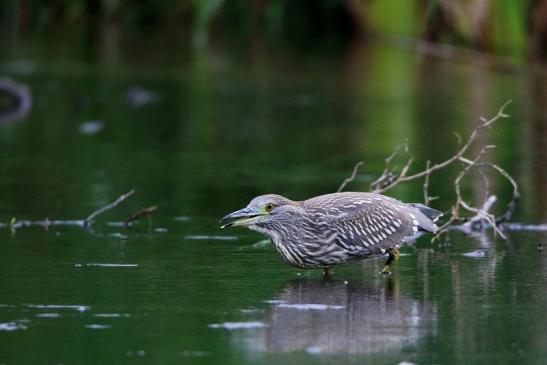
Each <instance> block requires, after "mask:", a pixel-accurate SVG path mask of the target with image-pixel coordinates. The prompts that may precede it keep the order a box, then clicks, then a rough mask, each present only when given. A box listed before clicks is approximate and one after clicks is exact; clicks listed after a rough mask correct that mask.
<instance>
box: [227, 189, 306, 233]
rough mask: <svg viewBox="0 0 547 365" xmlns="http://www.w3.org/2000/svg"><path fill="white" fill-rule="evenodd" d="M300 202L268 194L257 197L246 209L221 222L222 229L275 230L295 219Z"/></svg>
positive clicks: (229, 215)
mask: <svg viewBox="0 0 547 365" xmlns="http://www.w3.org/2000/svg"><path fill="white" fill-rule="evenodd" d="M300 209H301V207H300V204H299V203H298V202H295V201H292V200H290V199H287V198H285V197H283V196H281V195H275V194H268V195H261V196H257V197H256V198H254V199H253V200H251V202H250V203H249V205H247V206H246V207H245V208H243V209H240V210H238V211H235V212H233V213H230V214H228V215H227V216H225V217H224V218H222V219H221V220H220V223H221V224H222V226H221V227H220V228H227V227H235V226H244V227H248V228H251V229H256V230H260V231H264V230H266V231H267V230H270V229H274V227H275V226H276V225H279V224H283V223H284V222H287V221H289V220H291V219H293V218H294V217H295V215H294V213H295V212H297V211H298V210H300Z"/></svg>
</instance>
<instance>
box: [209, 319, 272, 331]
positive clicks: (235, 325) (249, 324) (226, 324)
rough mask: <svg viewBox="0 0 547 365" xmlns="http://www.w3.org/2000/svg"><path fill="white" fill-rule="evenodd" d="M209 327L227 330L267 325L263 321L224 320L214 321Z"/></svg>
mask: <svg viewBox="0 0 547 365" xmlns="http://www.w3.org/2000/svg"><path fill="white" fill-rule="evenodd" d="M207 327H209V328H225V329H227V330H237V329H249V328H264V327H266V325H265V324H264V323H262V322H256V321H255V322H224V323H213V324H210V325H209V326H207Z"/></svg>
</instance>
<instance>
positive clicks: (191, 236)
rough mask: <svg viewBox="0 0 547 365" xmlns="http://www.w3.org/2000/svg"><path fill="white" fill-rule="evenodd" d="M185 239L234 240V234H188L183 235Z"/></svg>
mask: <svg viewBox="0 0 547 365" xmlns="http://www.w3.org/2000/svg"><path fill="white" fill-rule="evenodd" d="M184 239H185V240H216V241H234V240H237V237H236V236H206V235H190V236H186V237H184Z"/></svg>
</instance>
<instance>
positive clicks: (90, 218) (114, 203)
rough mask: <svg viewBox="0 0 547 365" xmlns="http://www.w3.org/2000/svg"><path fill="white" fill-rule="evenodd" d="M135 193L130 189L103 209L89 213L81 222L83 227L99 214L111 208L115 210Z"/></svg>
mask: <svg viewBox="0 0 547 365" xmlns="http://www.w3.org/2000/svg"><path fill="white" fill-rule="evenodd" d="M134 193H135V190H134V189H132V190H130V191H128V192H127V193H125V194H123V195H122V196H120V197H119V198H118V199H116V200H115V201H113V202H112V203H110V204H108V205H105V206H104V207H102V208H100V209H97V210H96V211H94V212H93V213H91V214H90V215H89V216H88V217H87V218H86V219H84V221H83V225H84V226H85V227H87V226H89V225H90V224H91V222H93V220H94V219H95V218H96V217H97V216H98V215H100V214H103V213H104V212H106V211H108V210H110V209H112V208H115V207H117V206H118V205H119V204H120V203H122V202H123V201H124V200H126V199H127V198H129V197H130V196H131V195H133V194H134Z"/></svg>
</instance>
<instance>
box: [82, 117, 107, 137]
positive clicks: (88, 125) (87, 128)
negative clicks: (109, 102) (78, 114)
mask: <svg viewBox="0 0 547 365" xmlns="http://www.w3.org/2000/svg"><path fill="white" fill-rule="evenodd" d="M103 129H104V122H103V121H102V120H90V121H88V122H84V123H82V124H80V133H81V134H87V135H94V134H97V133H100V132H102V131H103Z"/></svg>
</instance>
